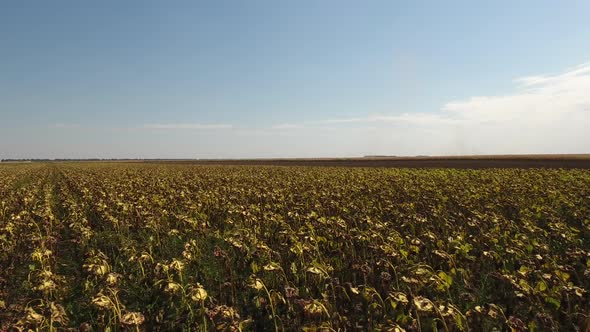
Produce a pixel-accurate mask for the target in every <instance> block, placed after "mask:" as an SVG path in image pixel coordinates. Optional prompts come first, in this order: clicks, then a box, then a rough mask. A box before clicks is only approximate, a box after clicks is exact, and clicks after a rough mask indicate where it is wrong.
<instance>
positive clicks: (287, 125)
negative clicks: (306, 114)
mask: <svg viewBox="0 0 590 332" xmlns="http://www.w3.org/2000/svg"><path fill="white" fill-rule="evenodd" d="M301 128H303V125H301V124H293V123H281V124H278V125H274V126H272V129H301Z"/></svg>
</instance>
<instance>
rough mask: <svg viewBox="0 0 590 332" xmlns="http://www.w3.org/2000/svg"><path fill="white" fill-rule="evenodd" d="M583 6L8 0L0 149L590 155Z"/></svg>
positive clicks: (589, 75) (1, 29) (587, 5)
mask: <svg viewBox="0 0 590 332" xmlns="http://www.w3.org/2000/svg"><path fill="white" fill-rule="evenodd" d="M589 12H590V2H588V1H559V2H558V1H487V2H485V3H484V2H482V1H477V2H474V1H444V2H443V1H428V2H426V1H405V2H402V1H330V0H318V1H290V2H287V1H209V2H199V1H169V2H164V1H96V2H94V3H92V4H90V3H89V2H81V1H59V0H57V1H2V2H0V158H24V157H34V158H86V157H101V158H125V157H131V158H157V157H159V158H246V157H320V156H325V157H336V156H362V155H365V154H388V155H418V154H433V155H452V154H491V153H589V152H590V143H589V142H590V130H587V128H588V126H590V94H588V93H586V91H590V63H589V61H590V23H588V19H587V13H589Z"/></svg>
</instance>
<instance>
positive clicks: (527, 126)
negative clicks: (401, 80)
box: [321, 63, 590, 154]
mask: <svg viewBox="0 0 590 332" xmlns="http://www.w3.org/2000/svg"><path fill="white" fill-rule="evenodd" d="M515 82H516V83H517V84H516V86H515V90H514V92H513V93H512V94H506V95H496V96H486V95H482V96H474V97H471V98H467V99H464V100H455V101H450V102H448V103H446V104H445V105H443V106H442V107H441V109H439V110H438V111H436V112H431V113H426V112H423V113H402V114H394V115H371V116H366V117H355V118H343V119H330V120H325V121H321V123H330V124H334V125H337V124H349V123H355V124H364V125H368V124H371V125H372V126H376V127H377V128H376V129H374V130H373V131H372V135H374V136H375V140H374V141H375V142H377V143H378V144H380V145H381V146H382V148H381V149H382V150H379V151H373V152H383V153H391V154H396V153H399V151H402V152H405V151H409V153H410V154H413V153H414V154H422V153H424V154H472V153H478V154H487V153H588V152H590V63H586V64H583V65H580V66H577V67H575V68H572V69H569V70H566V71H564V72H562V73H559V74H555V75H535V76H528V77H522V78H517V79H516V80H515ZM377 143H371V144H377ZM412 151H413V152H412Z"/></svg>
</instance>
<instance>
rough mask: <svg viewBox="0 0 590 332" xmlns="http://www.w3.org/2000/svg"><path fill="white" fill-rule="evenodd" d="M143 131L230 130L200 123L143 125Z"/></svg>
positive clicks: (227, 125)
mask: <svg viewBox="0 0 590 332" xmlns="http://www.w3.org/2000/svg"><path fill="white" fill-rule="evenodd" d="M143 128H145V129H231V128H233V126H232V125H230V124H201V123H155V124H145V125H143Z"/></svg>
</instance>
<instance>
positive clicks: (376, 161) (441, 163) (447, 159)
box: [146, 154, 590, 169]
mask: <svg viewBox="0 0 590 332" xmlns="http://www.w3.org/2000/svg"><path fill="white" fill-rule="evenodd" d="M146 162H154V161H147V160H146ZM156 162H175V163H190V164H197V165H274V166H328V167H390V168H461V169H481V168H567V169H573V168H580V169H590V154H562V155H479V156H419V157H364V158H278V159H199V160H158V161H156Z"/></svg>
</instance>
